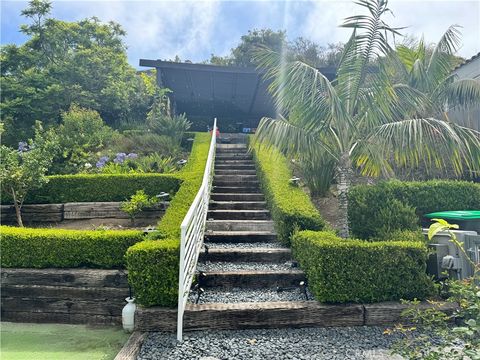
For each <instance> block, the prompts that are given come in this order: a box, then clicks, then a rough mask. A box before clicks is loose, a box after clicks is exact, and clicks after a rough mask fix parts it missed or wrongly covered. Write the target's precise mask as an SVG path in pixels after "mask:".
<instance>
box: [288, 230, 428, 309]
mask: <svg viewBox="0 0 480 360" xmlns="http://www.w3.org/2000/svg"><path fill="white" fill-rule="evenodd" d="M292 248H293V253H294V256H295V258H296V259H297V260H298V261H299V263H300V265H301V267H302V268H303V270H304V271H305V273H306V276H307V279H308V284H309V287H310V290H311V291H312V293H313V294H314V296H315V298H316V299H317V300H318V301H321V302H327V303H346V302H358V303H360V302H366V303H370V302H377V301H389V300H399V299H414V298H418V299H424V298H425V297H427V296H429V295H431V294H432V292H433V283H432V281H431V280H430V279H429V277H428V276H427V274H426V259H427V249H426V246H425V245H424V244H423V243H422V242H419V241H385V242H369V241H364V240H354V239H341V238H339V237H337V236H336V235H335V234H334V233H330V232H322V231H321V232H314V231H301V232H298V233H296V234H295V235H294V236H293V238H292Z"/></svg>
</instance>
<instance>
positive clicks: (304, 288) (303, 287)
mask: <svg viewBox="0 0 480 360" xmlns="http://www.w3.org/2000/svg"><path fill="white" fill-rule="evenodd" d="M300 288H301V289H302V292H303V296H305V300H306V301H308V293H307V281H306V280H305V281H300Z"/></svg>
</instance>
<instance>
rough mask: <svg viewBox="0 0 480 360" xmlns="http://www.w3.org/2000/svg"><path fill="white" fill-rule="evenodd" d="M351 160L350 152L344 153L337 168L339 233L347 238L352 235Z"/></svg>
mask: <svg viewBox="0 0 480 360" xmlns="http://www.w3.org/2000/svg"><path fill="white" fill-rule="evenodd" d="M351 171H352V166H351V161H350V157H349V156H348V154H343V155H342V156H341V158H340V162H339V164H338V168H337V189H338V208H339V219H338V225H339V235H340V237H342V238H344V239H346V238H348V237H349V235H350V231H349V226H348V190H349V189H350V181H351V176H350V175H351Z"/></svg>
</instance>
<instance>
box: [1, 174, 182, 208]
mask: <svg viewBox="0 0 480 360" xmlns="http://www.w3.org/2000/svg"><path fill="white" fill-rule="evenodd" d="M48 180H49V182H48V183H47V184H45V185H44V186H43V187H42V188H41V189H39V190H37V191H35V193H31V194H30V195H29V196H28V197H27V198H26V200H25V203H29V204H49V203H65V202H89V201H124V200H125V199H127V198H129V197H130V196H131V195H132V194H134V193H135V192H136V191H137V190H142V189H143V190H145V193H146V194H148V195H150V196H154V195H157V194H159V193H160V192H162V191H164V192H168V193H170V194H174V193H175V192H176V191H177V190H178V188H179V187H180V184H181V182H182V178H181V177H180V176H178V175H177V174H175V175H173V174H172V175H167V174H115V175H108V174H78V175H52V176H48ZM9 202H11V197H9V196H8V194H6V193H5V192H3V191H2V203H9Z"/></svg>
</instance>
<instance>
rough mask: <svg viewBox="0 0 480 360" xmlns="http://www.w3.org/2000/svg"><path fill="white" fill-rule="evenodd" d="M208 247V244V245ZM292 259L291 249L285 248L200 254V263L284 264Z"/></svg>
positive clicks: (214, 251)
mask: <svg viewBox="0 0 480 360" xmlns="http://www.w3.org/2000/svg"><path fill="white" fill-rule="evenodd" d="M207 246H208V244H207ZM291 259H292V252H291V250H290V249H283V248H248V249H245V248H237V249H218V248H217V249H215V248H210V247H209V248H208V251H206V250H202V251H201V252H200V258H199V260H200V261H224V262H227V261H228V262H249V261H251V262H265V263H270V262H277V263H283V262H287V261H289V260H291Z"/></svg>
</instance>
